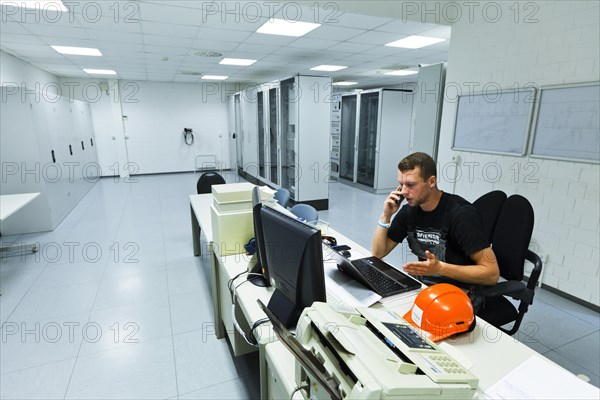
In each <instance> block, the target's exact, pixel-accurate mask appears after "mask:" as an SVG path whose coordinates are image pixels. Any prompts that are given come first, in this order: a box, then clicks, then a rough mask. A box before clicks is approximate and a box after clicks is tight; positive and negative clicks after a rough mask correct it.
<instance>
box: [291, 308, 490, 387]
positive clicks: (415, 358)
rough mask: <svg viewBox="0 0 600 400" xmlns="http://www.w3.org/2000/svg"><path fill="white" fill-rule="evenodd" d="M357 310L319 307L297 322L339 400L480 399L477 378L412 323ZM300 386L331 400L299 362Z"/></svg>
mask: <svg viewBox="0 0 600 400" xmlns="http://www.w3.org/2000/svg"><path fill="white" fill-rule="evenodd" d="M357 311H358V313H359V314H341V313H338V312H335V311H334V310H333V309H332V308H331V307H330V306H329V305H327V304H326V303H319V302H315V303H314V304H313V305H312V307H310V308H306V309H305V310H304V312H303V313H302V316H301V317H300V320H299V321H298V327H297V334H296V335H297V339H298V341H299V342H300V343H301V344H302V345H303V347H304V348H306V349H308V350H310V352H311V353H313V354H314V355H315V356H316V358H317V359H318V360H320V362H322V364H323V366H324V369H325V370H326V371H327V373H328V374H330V378H329V379H328V381H330V382H331V381H334V382H336V383H337V390H338V391H339V398H348V399H388V398H394V399H403V398H406V399H415V398H418V399H441V398H444V399H473V398H476V396H477V385H478V382H479V380H478V379H477V377H475V376H474V375H473V374H471V373H470V372H469V371H468V370H467V369H465V368H464V367H463V366H462V365H461V364H460V363H459V362H458V361H456V360H455V359H454V358H453V357H451V356H450V355H449V354H447V353H446V352H444V351H443V350H442V349H440V348H439V347H438V346H437V345H436V344H435V343H433V342H431V341H430V340H429V339H427V338H425V337H424V336H421V335H420V334H419V333H418V332H417V331H416V330H415V329H414V328H413V327H412V326H411V325H410V324H409V323H408V322H406V321H404V320H403V319H402V318H399V317H397V316H395V315H394V314H391V313H389V312H387V311H383V310H373V309H369V308H358V309H357ZM296 382H297V383H298V384H300V383H301V382H308V383H310V385H309V389H308V390H310V393H308V396H307V398H311V399H313V398H315V399H321V398H323V399H329V398H332V397H331V396H330V395H329V394H328V393H327V392H326V391H325V390H322V389H321V390H319V384H318V378H316V377H315V376H311V371H309V370H307V369H306V368H304V367H303V366H302V365H301V364H300V363H298V362H297V363H296Z"/></svg>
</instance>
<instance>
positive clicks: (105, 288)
mask: <svg viewBox="0 0 600 400" xmlns="http://www.w3.org/2000/svg"><path fill="white" fill-rule="evenodd" d="M167 297H168V290H167V274H166V272H165V271H149V272H146V273H143V274H135V275H126V276H120V277H115V278H107V279H104V280H103V281H102V283H101V284H100V288H99V289H98V297H97V299H96V303H95V304H94V309H95V310H100V309H103V308H109V307H115V306H121V305H127V304H135V303H142V302H145V301H150V300H157V299H164V298H167Z"/></svg>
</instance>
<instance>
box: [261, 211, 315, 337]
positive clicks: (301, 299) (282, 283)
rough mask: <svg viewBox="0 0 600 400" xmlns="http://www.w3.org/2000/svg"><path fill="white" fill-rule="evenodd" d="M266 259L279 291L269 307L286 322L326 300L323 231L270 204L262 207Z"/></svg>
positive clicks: (292, 320)
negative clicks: (279, 210) (285, 213)
mask: <svg viewBox="0 0 600 400" xmlns="http://www.w3.org/2000/svg"><path fill="white" fill-rule="evenodd" d="M260 219H261V224H262V231H263V240H264V246H265V250H266V261H267V264H268V266H269V276H270V280H271V285H273V286H274V287H275V292H274V293H273V296H272V297H271V300H270V301H269V305H268V307H269V309H270V310H271V311H272V312H273V314H275V316H277V318H278V319H279V320H280V321H281V322H282V323H283V324H284V325H285V326H286V327H288V328H289V327H294V326H296V323H297V322H298V318H299V317H300V313H301V312H302V310H304V308H305V307H310V306H311V305H312V303H313V302H315V301H326V299H327V296H326V292H325V274H324V271H323V247H322V242H321V231H320V230H318V229H316V228H314V227H313V226H310V225H308V224H305V223H303V222H300V221H298V220H296V219H294V218H290V217H288V216H287V215H284V214H282V213H280V212H278V211H275V210H273V209H272V208H270V207H262V208H261V209H260Z"/></svg>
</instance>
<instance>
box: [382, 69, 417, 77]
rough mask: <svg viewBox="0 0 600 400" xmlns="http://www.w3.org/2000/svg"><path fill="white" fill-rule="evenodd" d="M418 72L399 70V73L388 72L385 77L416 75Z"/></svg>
mask: <svg viewBox="0 0 600 400" xmlns="http://www.w3.org/2000/svg"><path fill="white" fill-rule="evenodd" d="M418 73H419V72H418V71H410V70H408V69H401V70H399V71H390V72H386V73H385V74H386V75H397V76H406V75H414V74H418Z"/></svg>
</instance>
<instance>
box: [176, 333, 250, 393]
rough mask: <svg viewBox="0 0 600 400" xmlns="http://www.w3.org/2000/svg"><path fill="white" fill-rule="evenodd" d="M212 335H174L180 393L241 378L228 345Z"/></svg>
mask: <svg viewBox="0 0 600 400" xmlns="http://www.w3.org/2000/svg"><path fill="white" fill-rule="evenodd" d="M211 332H212V331H208V330H206V331H204V330H199V331H193V332H188V333H183V334H180V335H175V336H173V342H174V344H175V361H176V363H177V386H178V388H179V392H180V393H188V392H192V391H195V390H199V389H203V388H205V387H207V386H212V385H215V384H217V383H223V382H227V381H230V380H232V379H235V378H237V377H238V372H237V371H236V369H235V364H234V361H233V359H232V358H233V357H232V354H231V352H230V350H229V347H228V345H227V343H225V341H224V340H216V339H215V338H214V336H213V334H212V333H211ZM244 375H245V374H244Z"/></svg>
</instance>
